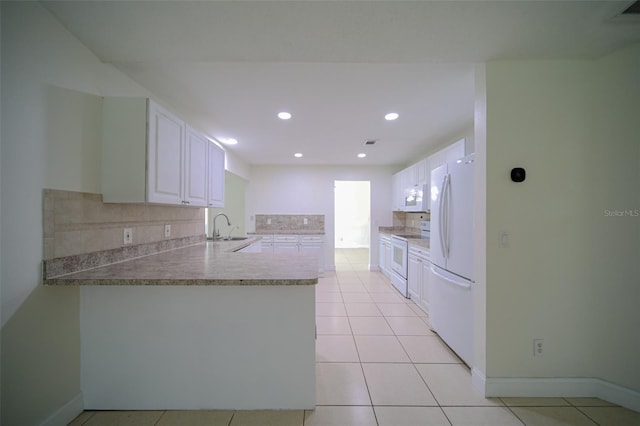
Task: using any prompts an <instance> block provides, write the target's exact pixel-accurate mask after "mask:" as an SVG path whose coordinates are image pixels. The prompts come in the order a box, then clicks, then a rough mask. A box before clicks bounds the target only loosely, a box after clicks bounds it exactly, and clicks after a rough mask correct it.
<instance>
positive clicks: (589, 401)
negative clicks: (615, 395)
mask: <svg viewBox="0 0 640 426" xmlns="http://www.w3.org/2000/svg"><path fill="white" fill-rule="evenodd" d="M565 399H566V400H567V402H568V403H569V404H571V405H573V406H576V407H617V406H618V405H617V404H614V403H613V402H609V401H605V400H604V399H600V398H565Z"/></svg>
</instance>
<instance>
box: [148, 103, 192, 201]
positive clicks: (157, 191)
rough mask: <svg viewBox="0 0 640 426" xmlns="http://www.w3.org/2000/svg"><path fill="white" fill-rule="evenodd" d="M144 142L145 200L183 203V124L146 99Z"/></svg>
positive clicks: (184, 126) (184, 128)
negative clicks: (145, 166)
mask: <svg viewBox="0 0 640 426" xmlns="http://www.w3.org/2000/svg"><path fill="white" fill-rule="evenodd" d="M148 108H149V130H148V144H147V179H148V180H147V184H148V188H147V200H146V201H148V202H150V203H162V204H186V200H185V197H184V186H185V182H184V178H185V169H186V168H185V156H184V153H185V130H186V125H185V123H184V122H183V121H182V120H180V119H179V118H177V117H176V116H174V115H173V114H171V113H170V112H169V111H167V110H165V109H164V108H162V107H160V106H158V105H156V104H154V103H153V102H151V101H149V105H148Z"/></svg>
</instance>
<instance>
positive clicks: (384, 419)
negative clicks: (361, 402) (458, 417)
mask: <svg viewBox="0 0 640 426" xmlns="http://www.w3.org/2000/svg"><path fill="white" fill-rule="evenodd" d="M373 409H374V410H375V412H376V417H377V418H378V424H379V425H380V426H450V425H451V423H449V420H447V417H446V416H445V415H444V414H443V412H442V409H440V408H439V407H373Z"/></svg>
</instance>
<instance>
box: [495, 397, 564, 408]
mask: <svg viewBox="0 0 640 426" xmlns="http://www.w3.org/2000/svg"><path fill="white" fill-rule="evenodd" d="M500 400H501V401H502V402H503V403H504V405H506V406H508V407H568V406H569V405H570V404H569V403H568V402H567V401H566V400H565V399H564V398H521V397H518V398H500Z"/></svg>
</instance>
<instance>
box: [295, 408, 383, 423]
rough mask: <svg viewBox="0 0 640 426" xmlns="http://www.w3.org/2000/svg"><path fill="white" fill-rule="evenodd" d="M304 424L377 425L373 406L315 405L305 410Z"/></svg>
mask: <svg viewBox="0 0 640 426" xmlns="http://www.w3.org/2000/svg"><path fill="white" fill-rule="evenodd" d="M304 424H305V426H377V422H376V417H375V415H374V414H373V407H359V406H352V407H316V409H315V410H314V411H306V412H305V420H304Z"/></svg>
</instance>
